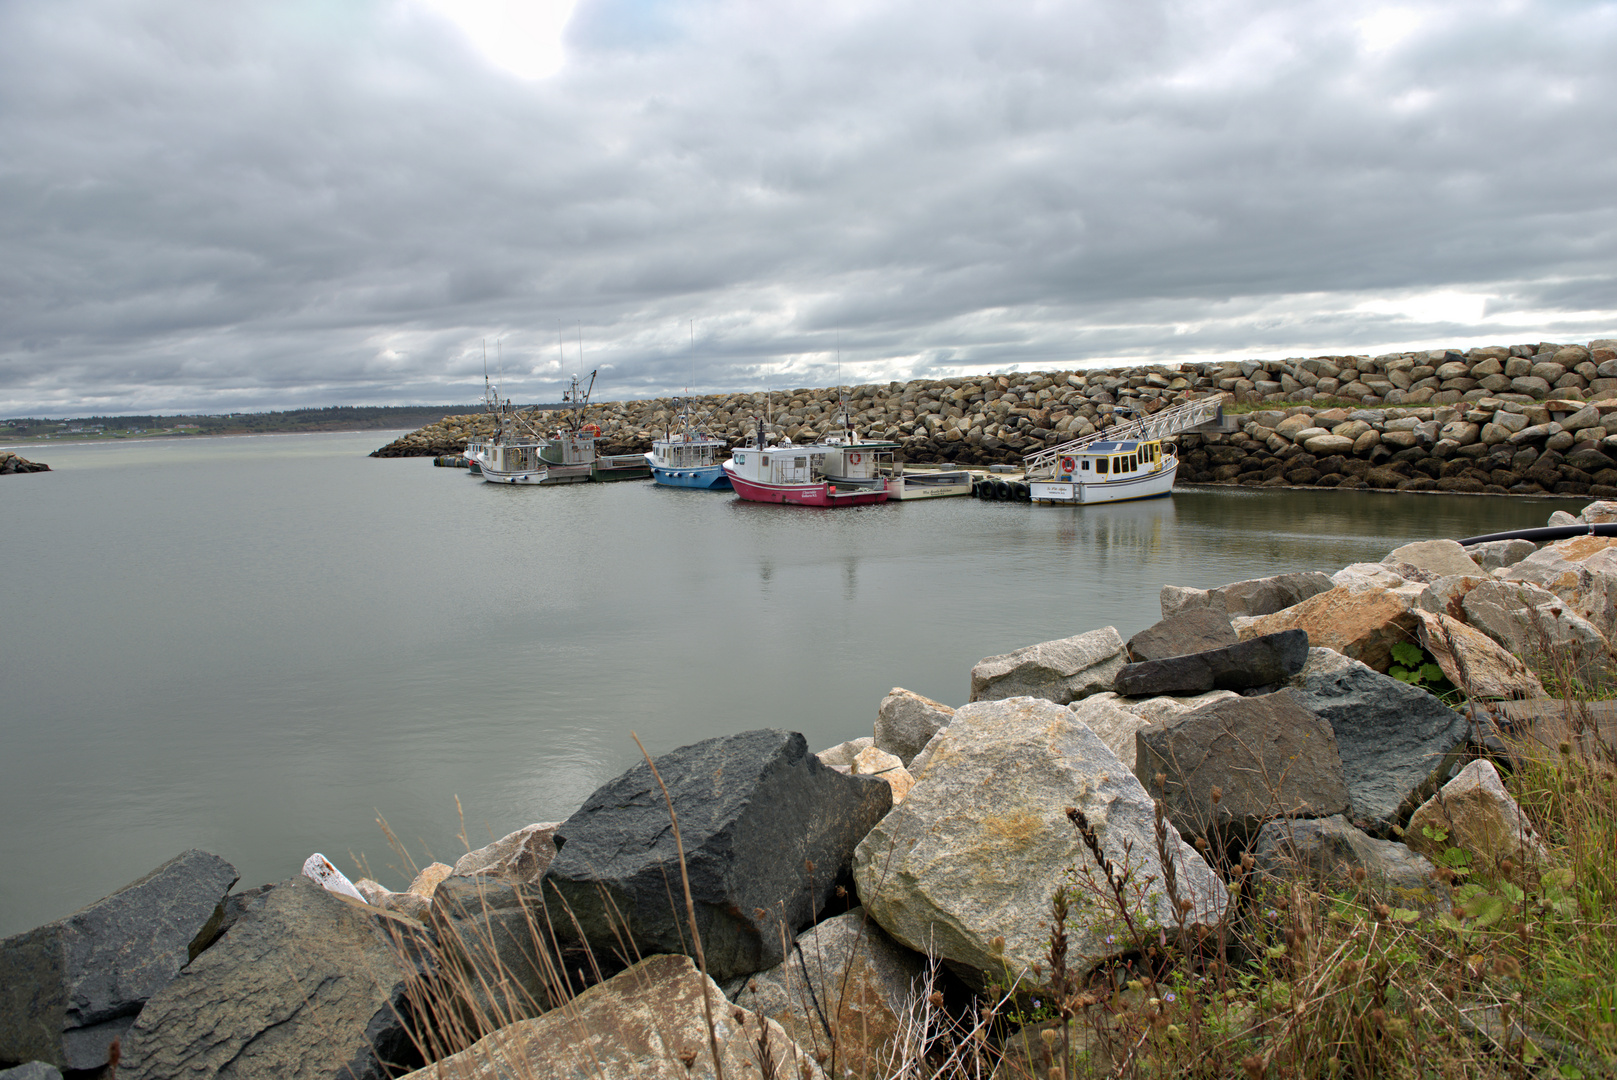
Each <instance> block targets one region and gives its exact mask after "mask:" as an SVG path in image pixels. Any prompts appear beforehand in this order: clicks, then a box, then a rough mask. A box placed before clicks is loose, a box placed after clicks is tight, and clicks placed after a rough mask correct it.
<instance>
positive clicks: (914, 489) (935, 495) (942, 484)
mask: <svg viewBox="0 0 1617 1080" xmlns="http://www.w3.org/2000/svg"><path fill="white" fill-rule="evenodd" d="M973 479H974V477H973V476H972V474H971V472H970V471H969V470H967V469H924V468H917V467H915V466H914V465H898V466H894V468H893V471H892V474H891V475H890V476H888V478H887V490H888V492H889V494H888V496H887V497H888V499H889V500H893V499H897V500H900V501H908V500H912V499H943V498H948V497H950V496H952V495H970V494H971V485H972V481H973Z"/></svg>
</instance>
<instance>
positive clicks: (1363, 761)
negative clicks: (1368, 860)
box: [1291, 657, 1470, 835]
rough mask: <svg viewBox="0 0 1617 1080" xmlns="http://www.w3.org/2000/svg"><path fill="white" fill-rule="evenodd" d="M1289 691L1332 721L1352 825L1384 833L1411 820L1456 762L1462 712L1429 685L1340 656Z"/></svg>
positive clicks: (1462, 737)
mask: <svg viewBox="0 0 1617 1080" xmlns="http://www.w3.org/2000/svg"><path fill="white" fill-rule="evenodd" d="M1291 685H1292V687H1293V688H1294V689H1292V690H1291V693H1293V694H1295V695H1296V696H1297V700H1298V701H1299V702H1300V703H1301V704H1302V705H1303V706H1304V707H1305V708H1307V709H1308V710H1310V711H1311V712H1314V713H1317V714H1318V715H1319V716H1322V717H1324V718H1325V720H1326V721H1327V722H1328V723H1329V724H1330V725H1331V730H1332V731H1333V732H1335V734H1336V745H1337V749H1338V750H1339V752H1340V753H1341V755H1342V772H1343V775H1344V776H1345V778H1346V779H1347V787H1348V792H1349V794H1350V795H1352V797H1353V812H1352V817H1353V822H1354V824H1356V825H1358V826H1359V827H1360V828H1362V829H1364V830H1365V831H1367V832H1370V833H1372V834H1376V835H1385V834H1387V832H1388V831H1389V830H1391V828H1392V827H1393V826H1394V825H1397V824H1399V823H1400V822H1402V821H1403V820H1404V819H1406V818H1407V817H1408V815H1409V814H1410V812H1411V811H1413V810H1414V809H1415V807H1416V806H1418V805H1419V804H1420V801H1421V800H1422V799H1424V798H1425V797H1426V795H1427V794H1428V793H1429V792H1431V791H1432V790H1435V788H1436V786H1437V784H1439V783H1441V782H1442V777H1445V776H1447V775H1448V773H1449V770H1450V769H1451V768H1452V767H1453V766H1454V764H1455V763H1456V761H1457V760H1458V757H1459V754H1460V752H1461V750H1462V749H1463V748H1464V746H1465V743H1466V739H1467V737H1468V735H1469V733H1470V727H1469V725H1468V724H1467V722H1466V719H1465V717H1464V716H1462V715H1460V714H1459V713H1458V712H1455V711H1454V710H1453V709H1451V708H1449V707H1448V706H1446V705H1444V704H1443V703H1442V702H1441V701H1438V700H1437V698H1435V697H1433V696H1432V695H1431V694H1428V693H1427V692H1426V691H1424V690H1420V689H1417V688H1416V687H1413V686H1410V685H1409V684H1408V683H1401V682H1399V681H1398V680H1397V679H1394V678H1391V677H1390V676H1387V675H1383V674H1381V673H1380V672H1378V671H1376V670H1374V669H1373V668H1370V667H1367V666H1365V665H1364V664H1361V663H1359V662H1358V661H1357V660H1351V659H1348V658H1346V657H1343V658H1342V660H1341V661H1340V662H1339V663H1334V664H1332V665H1329V666H1327V665H1323V664H1322V665H1321V666H1320V667H1319V668H1317V669H1315V670H1314V671H1312V672H1311V671H1309V670H1308V669H1307V668H1305V669H1304V671H1303V673H1302V675H1301V676H1299V677H1298V678H1296V679H1294V680H1292V683H1291Z"/></svg>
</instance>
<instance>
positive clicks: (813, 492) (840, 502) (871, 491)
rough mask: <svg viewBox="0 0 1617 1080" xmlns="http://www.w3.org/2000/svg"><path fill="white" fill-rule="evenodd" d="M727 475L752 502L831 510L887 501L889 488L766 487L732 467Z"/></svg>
mask: <svg viewBox="0 0 1617 1080" xmlns="http://www.w3.org/2000/svg"><path fill="white" fill-rule="evenodd" d="M724 471H725V474H726V475H728V476H729V477H730V484H731V486H732V487H734V488H735V493H736V494H737V495H739V496H741V497H742V498H743V499H746V500H747V501H748V502H761V503H781V504H785V505H790V506H818V507H825V508H831V507H838V506H867V505H870V504H872V503H884V502H886V501H887V494H888V492H887V488H886V485H883V486H881V487H874V488H856V489H851V490H846V491H842V490H838V489H837V488H836V487H835V486H833V485H832V484H829V483H826V482H825V481H821V482H820V483H817V484H766V483H761V482H759V481H756V480H748V479H746V478H744V477H741V476H737V475H736V474H735V471H734V470H733V469H731V467H730V466H729V465H725V466H724Z"/></svg>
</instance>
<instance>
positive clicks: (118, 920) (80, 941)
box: [0, 848, 236, 1069]
mask: <svg viewBox="0 0 1617 1080" xmlns="http://www.w3.org/2000/svg"><path fill="white" fill-rule="evenodd" d="M235 882H236V868H235V867H233V866H231V865H230V864H229V863H227V862H225V861H224V860H223V859H221V858H219V856H217V855H210V854H209V853H207V852H206V851H198V850H196V849H195V848H193V849H191V850H190V851H186V852H182V853H181V854H179V855H177V856H175V857H174V858H172V859H170V860H169V861H168V862H166V863H164V864H163V865H162V866H159V867H157V868H156V869H155V870H153V871H152V872H151V873H149V874H147V875H145V876H144V877H142V878H140V879H138V880H136V881H132V882H130V883H129V884H128V885H125V886H124V887H123V888H122V889H119V890H118V891H117V892H115V893H113V894H112V895H111V896H108V897H106V898H105V899H102V900H98V901H96V902H95V903H93V904H90V905H89V906H88V907H84V908H80V909H79V910H78V911H75V912H74V913H73V914H71V915H69V916H68V917H67V918H65V919H62V920H60V921H58V922H53V923H48V924H46V925H45V926H41V927H38V928H36V929H34V930H30V931H28V932H27V933H24V934H18V935H16V936H15V937H10V938H7V939H6V940H5V941H4V942H0V1061H28V1060H30V1059H37V1060H40V1061H47V1062H50V1063H51V1064H53V1065H55V1066H57V1067H58V1068H61V1069H94V1068H99V1067H100V1066H102V1065H105V1064H106V1061H107V1048H108V1047H109V1046H110V1045H111V1044H112V1040H114V1039H116V1038H119V1037H121V1036H122V1035H123V1033H124V1032H125V1031H126V1030H127V1029H128V1028H129V1025H130V1024H131V1023H133V1022H134V1018H135V1014H136V1013H138V1012H140V1009H141V1006H142V1005H144V1004H145V1002H146V1001H147V999H148V998H150V997H151V996H152V995H153V994H156V993H157V992H158V991H160V990H162V989H163V987H165V986H167V985H168V984H169V982H170V981H171V980H172V979H173V978H174V976H175V975H176V974H178V972H179V970H180V969H181V968H182V967H184V966H185V964H186V963H187V961H188V960H189V959H190V958H191V955H192V946H193V944H198V945H199V947H200V944H205V943H206V940H207V939H210V938H211V937H212V936H213V935H214V926H215V925H216V924H217V922H218V918H219V916H220V901H221V900H223V899H224V896H225V894H226V893H228V892H229V891H230V887H231V886H232V885H234V884H235ZM199 939H202V941H201V942H200V943H199Z"/></svg>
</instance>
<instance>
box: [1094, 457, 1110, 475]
mask: <svg viewBox="0 0 1617 1080" xmlns="http://www.w3.org/2000/svg"><path fill="white" fill-rule="evenodd" d="M1107 460H1108V459H1106V458H1096V459H1095V471H1096V472H1098V473H1104V472H1105V471H1106V462H1107Z"/></svg>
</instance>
